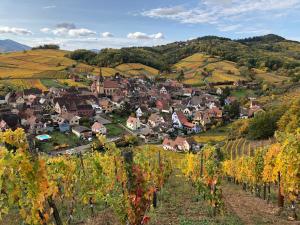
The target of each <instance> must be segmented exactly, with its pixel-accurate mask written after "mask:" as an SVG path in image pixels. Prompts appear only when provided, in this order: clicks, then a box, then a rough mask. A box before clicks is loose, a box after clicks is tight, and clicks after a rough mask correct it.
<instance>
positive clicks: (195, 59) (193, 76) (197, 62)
mask: <svg viewBox="0 0 300 225" xmlns="http://www.w3.org/2000/svg"><path fill="white" fill-rule="evenodd" d="M174 69H176V70H177V71H179V70H183V72H184V77H185V79H184V81H183V83H185V84H190V85H197V86H200V85H203V84H205V83H206V82H208V83H215V82H224V81H238V80H245V78H244V77H242V76H241V74H240V72H239V69H238V66H237V65H236V64H235V63H233V62H230V61H225V60H220V59H219V58H215V57H211V56H208V55H205V54H201V53H196V54H194V55H192V56H189V57H187V58H184V59H182V60H180V61H179V62H178V63H176V64H175V65H174ZM207 73H210V75H207ZM205 74H206V75H205Z"/></svg>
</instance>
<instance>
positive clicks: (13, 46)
mask: <svg viewBox="0 0 300 225" xmlns="http://www.w3.org/2000/svg"><path fill="white" fill-rule="evenodd" d="M30 49H31V47H29V46H27V45H23V44H20V43H18V42H15V41H13V40H9V39H6V40H0V52H18V51H23V50H30Z"/></svg>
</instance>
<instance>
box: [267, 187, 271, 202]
mask: <svg viewBox="0 0 300 225" xmlns="http://www.w3.org/2000/svg"><path fill="white" fill-rule="evenodd" d="M270 200H271V184H270V183H268V197H267V202H268V203H270Z"/></svg>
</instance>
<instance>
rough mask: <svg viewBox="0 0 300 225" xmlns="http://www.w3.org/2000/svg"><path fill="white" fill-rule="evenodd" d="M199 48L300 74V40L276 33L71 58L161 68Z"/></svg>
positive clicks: (237, 60)
mask: <svg viewBox="0 0 300 225" xmlns="http://www.w3.org/2000/svg"><path fill="white" fill-rule="evenodd" d="M199 52H200V53H204V54H206V55H210V56H218V57H221V59H222V60H227V61H232V62H235V63H237V64H238V65H239V66H246V67H248V68H256V69H263V70H268V71H272V72H275V73H276V75H284V76H290V77H291V76H300V43H299V42H295V41H289V40H286V39H284V38H282V37H279V36H276V35H273V34H270V35H265V36H260V37H254V38H248V39H243V40H231V39H228V38H221V37H216V36H206V37H201V38H197V39H193V40H189V41H185V42H183V41H182V42H174V43H170V44H166V45H161V46H154V47H132V48H122V49H103V50H102V51H100V52H99V53H98V54H96V53H91V52H90V51H86V50H77V51H75V52H72V53H71V54H70V58H72V59H77V60H81V61H84V62H86V63H88V64H91V65H101V66H112V67H114V66H116V65H119V64H122V63H142V64H144V65H147V66H151V67H154V68H156V69H158V70H160V71H170V70H171V67H172V65H174V64H176V63H177V62H178V61H180V60H182V59H184V58H186V57H189V56H191V55H193V54H195V53H199Z"/></svg>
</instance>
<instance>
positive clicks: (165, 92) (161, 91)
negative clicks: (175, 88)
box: [159, 87, 168, 95]
mask: <svg viewBox="0 0 300 225" xmlns="http://www.w3.org/2000/svg"><path fill="white" fill-rule="evenodd" d="M159 93H160V94H161V95H163V94H168V91H167V89H166V88H165V87H162V88H161V89H160V91H159Z"/></svg>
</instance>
